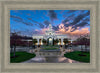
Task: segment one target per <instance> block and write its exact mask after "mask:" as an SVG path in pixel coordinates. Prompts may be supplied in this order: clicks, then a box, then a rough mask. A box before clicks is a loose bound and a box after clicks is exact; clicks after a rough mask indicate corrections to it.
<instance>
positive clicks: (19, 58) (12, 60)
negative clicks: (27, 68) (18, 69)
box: [10, 52, 36, 63]
mask: <svg viewBox="0 0 100 73" xmlns="http://www.w3.org/2000/svg"><path fill="white" fill-rule="evenodd" d="M12 56H13V53H11V54H10V63H20V62H23V61H26V60H29V59H31V58H33V57H35V56H36V55H35V54H31V53H27V52H16V56H17V57H15V58H12Z"/></svg>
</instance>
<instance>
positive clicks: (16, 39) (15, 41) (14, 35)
mask: <svg viewBox="0 0 100 73" xmlns="http://www.w3.org/2000/svg"><path fill="white" fill-rule="evenodd" d="M20 38H21V37H20V36H19V35H18V34H17V32H14V33H11V36H10V46H11V51H12V49H13V48H14V55H13V56H14V57H15V53H16V46H17V45H18V44H19V43H20V42H21V40H20Z"/></svg>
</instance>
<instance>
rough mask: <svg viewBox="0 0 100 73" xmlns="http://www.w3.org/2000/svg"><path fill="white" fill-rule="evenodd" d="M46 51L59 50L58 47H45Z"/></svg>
mask: <svg viewBox="0 0 100 73" xmlns="http://www.w3.org/2000/svg"><path fill="white" fill-rule="evenodd" d="M43 49H44V50H56V49H59V47H58V46H43Z"/></svg>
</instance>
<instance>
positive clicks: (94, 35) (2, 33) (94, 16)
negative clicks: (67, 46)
mask: <svg viewBox="0 0 100 73" xmlns="http://www.w3.org/2000/svg"><path fill="white" fill-rule="evenodd" d="M99 2H100V1H98V0H81V1H80V0H70V1H68V0H58V1H57V0H55V1H53V0H47V1H46V0H34V1H32V0H20V1H19V0H13V1H12V0H9V1H7V0H5V1H1V2H0V18H1V20H0V21H1V23H0V40H1V41H0V72H2V73H5V72H13V73H15V72H16V73H20V72H24V73H29V72H30V73H31V72H34V73H37V72H39V73H50V72H51V73H53V72H54V73H56V72H57V73H67V72H68V73H69V72H70V73H76V72H84V73H89V72H94V73H99V72H100V70H99V69H100V63H99V61H100V58H99V56H100V54H99V53H100V48H99V41H100V40H99V36H100V34H99V31H100V30H99V26H100V24H99V23H100V15H99V14H98V13H99V10H100V8H99V5H98V4H100V3H99ZM19 9H20V10H27V9H28V10H50V9H52V10H55V9H57V10H68V9H69V10H72V9H73V10H75V9H76V10H80V9H82V10H90V17H91V18H90V27H91V29H90V34H91V36H90V38H91V44H90V48H91V50H90V54H91V62H90V63H88V64H86V63H75V64H69V63H18V64H17V63H14V64H10V63H9V60H10V59H9V57H10V54H9V50H10V49H8V48H9V42H10V39H9V38H10V34H9V33H10V12H9V11H10V10H19Z"/></svg>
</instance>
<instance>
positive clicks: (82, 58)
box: [64, 51, 90, 63]
mask: <svg viewBox="0 0 100 73" xmlns="http://www.w3.org/2000/svg"><path fill="white" fill-rule="evenodd" d="M64 56H65V57H67V58H70V59H72V60H76V61H79V62H85V63H89V62H90V52H81V51H74V52H70V53H66V54H64Z"/></svg>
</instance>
